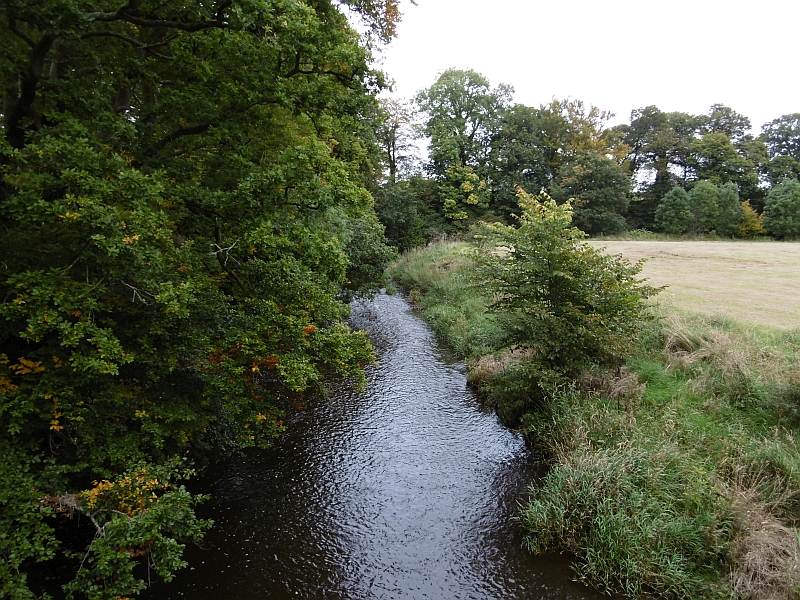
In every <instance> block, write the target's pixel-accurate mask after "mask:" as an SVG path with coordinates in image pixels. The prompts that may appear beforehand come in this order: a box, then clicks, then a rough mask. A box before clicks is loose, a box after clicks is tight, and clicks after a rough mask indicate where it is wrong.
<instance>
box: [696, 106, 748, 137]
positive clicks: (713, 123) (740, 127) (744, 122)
mask: <svg viewBox="0 0 800 600" xmlns="http://www.w3.org/2000/svg"><path fill="white" fill-rule="evenodd" d="M699 122H700V131H701V132H702V133H703V134H706V133H724V134H725V135H727V136H728V138H729V139H730V140H732V141H733V142H736V143H738V142H742V141H744V140H745V139H746V138H747V136H748V135H749V132H750V119H748V118H747V117H745V116H744V115H743V114H741V113H738V112H736V111H735V110H733V109H732V108H729V107H727V106H724V105H722V104H712V105H711V108H709V109H708V115H706V116H704V117H700V119H699Z"/></svg>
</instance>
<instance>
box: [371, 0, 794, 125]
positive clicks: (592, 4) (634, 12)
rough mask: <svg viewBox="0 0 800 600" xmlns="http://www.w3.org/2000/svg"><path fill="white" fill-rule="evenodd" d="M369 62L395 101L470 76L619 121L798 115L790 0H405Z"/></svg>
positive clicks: (525, 99)
mask: <svg viewBox="0 0 800 600" xmlns="http://www.w3.org/2000/svg"><path fill="white" fill-rule="evenodd" d="M402 9H403V13H404V16H403V21H402V22H401V23H400V26H399V29H398V31H399V35H398V37H397V39H395V40H394V41H393V42H392V43H391V44H390V45H389V46H388V47H387V48H386V49H385V50H384V51H383V55H382V56H381V57H380V58H379V66H380V67H381V68H382V69H384V70H385V71H386V72H387V73H388V74H389V75H390V77H392V78H393V79H394V80H395V94H394V95H396V96H400V97H406V98H408V97H411V96H413V95H414V94H415V93H416V92H417V91H419V90H420V89H422V88H425V87H428V86H430V85H431V84H432V83H433V82H434V81H435V80H436V77H437V74H438V73H440V72H441V71H443V70H445V69H447V68H449V67H456V68H459V69H474V70H475V71H478V72H479V73H482V74H483V75H485V76H486V77H488V78H489V81H490V82H491V84H492V85H493V86H494V85H497V84H498V83H507V84H510V85H511V86H513V87H514V89H515V90H516V93H515V101H516V102H519V103H522V104H526V105H529V106H539V105H540V104H543V103H546V102H548V101H549V100H550V99H552V98H553V97H556V98H559V99H561V98H567V97H571V98H573V99H580V100H584V101H585V102H588V103H591V104H594V105H596V106H599V107H600V108H602V109H605V110H610V111H612V112H614V113H616V115H617V116H616V118H615V119H614V120H613V121H612V123H619V122H628V119H629V116H630V112H631V110H632V109H634V108H639V107H643V106H647V105H649V104H655V105H656V106H658V107H659V108H660V109H662V110H664V111H685V112H690V113H694V114H699V113H706V112H707V111H708V107H709V106H710V105H711V104H715V103H720V104H725V105H727V106H730V107H731V108H733V109H734V110H737V111H738V112H740V113H742V114H744V115H745V116H747V117H749V118H750V120H751V122H752V124H753V128H754V133H759V132H760V129H761V125H762V124H764V123H766V122H767V121H770V120H772V119H775V118H777V117H779V116H781V115H784V114H788V113H794V112H800V78H799V77H798V75H799V73H798V71H800V48H799V47H798V43H797V41H796V40H797V39H798V37H800V36H799V35H798V29H800V2H797V1H796V0H783V1H776V0H758V1H756V2H747V3H737V2H732V1H726V2H723V1H720V0H671V1H670V2H662V1H653V0H649V1H648V0H644V1H640V2H632V1H631V0H626V1H624V2H623V1H622V0H594V1H590V0H549V1H547V0H539V1H530V2H529V1H525V0H482V1H480V2H479V1H476V0H417V6H414V5H412V4H411V3H410V2H409V1H408V0H405V2H403V4H402Z"/></svg>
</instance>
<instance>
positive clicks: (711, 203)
mask: <svg viewBox="0 0 800 600" xmlns="http://www.w3.org/2000/svg"><path fill="white" fill-rule="evenodd" d="M689 204H690V205H691V209H692V221H691V223H690V224H689V230H690V231H691V232H692V233H708V232H709V231H711V230H712V229H715V228H716V226H717V219H718V218H719V188H717V186H716V185H714V184H713V183H711V182H710V181H698V182H696V183H695V184H694V185H693V186H692V189H691V190H690V191H689Z"/></svg>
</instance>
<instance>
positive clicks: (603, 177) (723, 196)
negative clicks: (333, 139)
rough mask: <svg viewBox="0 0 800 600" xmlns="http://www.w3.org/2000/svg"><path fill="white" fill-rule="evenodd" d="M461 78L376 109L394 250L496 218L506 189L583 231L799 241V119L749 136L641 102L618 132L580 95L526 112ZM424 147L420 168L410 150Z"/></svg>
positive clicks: (442, 80)
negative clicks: (568, 216)
mask: <svg viewBox="0 0 800 600" xmlns="http://www.w3.org/2000/svg"><path fill="white" fill-rule="evenodd" d="M512 93H513V90H512V89H511V88H510V87H509V86H506V85H499V86H497V87H494V88H493V87H491V85H490V83H489V81H487V80H486V78H485V77H483V76H482V75H480V74H478V73H476V72H474V71H469V70H467V71H462V70H456V69H449V70H447V71H445V72H444V73H442V74H441V75H440V76H439V78H438V79H437V81H436V82H435V83H434V84H433V85H432V86H431V87H430V88H428V89H426V90H423V91H421V92H420V93H419V94H418V95H417V96H416V98H414V100H413V101H411V102H401V101H397V100H384V101H382V105H381V106H382V109H383V112H384V114H383V117H384V121H383V125H382V127H381V128H380V129H379V130H378V132H377V136H378V142H379V144H380V146H381V149H382V150H383V159H384V163H385V165H386V166H385V169H386V172H387V173H388V181H387V183H386V184H385V185H384V186H382V187H381V189H380V190H378V192H377V193H376V198H377V209H378V212H379V214H380V216H381V218H382V220H383V222H384V223H385V225H386V228H387V234H388V236H389V238H390V239H391V241H392V242H393V243H394V244H396V245H397V246H399V247H401V248H407V247H412V246H414V245H417V244H420V243H422V242H424V241H425V240H426V238H429V237H431V236H433V235H435V234H436V233H437V232H449V231H453V230H455V231H464V230H465V229H466V228H468V227H469V225H470V223H471V222H473V221H475V220H476V219H481V220H500V221H509V219H511V218H512V217H511V215H512V214H514V213H515V212H518V209H517V205H516V191H515V186H517V185H519V186H521V187H522V188H524V189H526V190H528V191H530V192H538V191H539V190H542V189H544V190H546V191H547V192H548V193H549V194H550V196H552V197H553V198H554V199H556V201H558V202H559V203H563V202H565V201H566V200H568V199H570V198H573V199H574V202H573V204H574V207H575V216H574V222H575V224H576V225H577V226H578V227H579V228H580V229H582V230H584V231H585V232H587V233H588V234H590V235H604V234H605V235H610V234H617V233H620V232H623V231H627V230H641V229H645V230H648V231H653V232H663V233H668V234H679V235H680V234H688V235H706V234H713V235H716V236H719V237H725V238H731V237H740V238H752V237H757V236H761V235H766V234H769V235H772V236H774V237H775V238H778V239H791V238H796V237H798V236H800V183H799V182H798V176H800V113H798V114H790V115H784V116H782V117H779V118H776V119H775V120H773V121H771V122H769V123H766V124H765V125H763V127H762V128H761V134H760V135H759V136H758V137H755V136H754V135H752V134H751V133H750V130H751V123H750V120H749V119H748V118H747V117H746V116H745V115H742V114H739V113H737V112H736V111H735V110H733V109H731V108H729V107H727V106H724V105H721V104H715V105H713V106H711V107H710V108H709V110H708V113H707V114H705V115H691V114H688V113H682V112H663V111H661V110H659V109H658V107H656V106H647V107H643V108H640V109H637V110H634V111H633V112H632V113H631V117H630V123H629V124H627V125H617V126H614V127H608V126H607V124H608V122H609V120H610V119H611V118H612V117H613V115H612V114H610V113H608V112H604V111H602V110H600V109H599V108H597V107H595V106H592V105H591V104H587V103H584V102H582V101H580V100H555V99H554V100H553V101H552V102H550V103H549V104H546V105H542V106H539V107H537V108H532V107H528V106H524V105H521V104H513V103H512V100H511V99H512ZM425 142H427V143H428V155H427V158H426V159H425V160H421V159H420V158H419V157H418V156H417V155H416V152H417V144H420V143H423V144H424V143H425Z"/></svg>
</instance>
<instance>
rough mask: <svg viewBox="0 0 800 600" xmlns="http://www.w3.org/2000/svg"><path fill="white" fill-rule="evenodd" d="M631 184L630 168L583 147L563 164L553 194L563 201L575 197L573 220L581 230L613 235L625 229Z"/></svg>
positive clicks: (595, 233)
mask: <svg viewBox="0 0 800 600" xmlns="http://www.w3.org/2000/svg"><path fill="white" fill-rule="evenodd" d="M629 187H630V174H629V173H628V171H627V169H625V168H624V167H622V166H620V165H619V164H618V163H617V162H616V161H614V160H612V159H610V158H608V157H607V156H605V155H604V154H601V153H600V152H597V151H593V150H584V151H581V152H580V153H579V154H578V155H577V156H575V157H574V158H573V159H572V160H571V161H570V162H568V163H566V164H564V165H563V166H562V167H561V169H560V170H559V176H558V179H557V181H556V183H555V185H554V186H553V188H552V195H553V197H554V198H555V199H556V200H557V201H558V202H560V203H563V202H565V201H567V200H568V199H570V198H574V199H575V202H574V206H575V208H574V220H573V222H574V223H575V225H576V226H577V227H578V228H579V229H581V230H582V231H585V232H586V233H588V234H590V235H600V234H604V233H605V234H613V233H618V232H620V231H623V230H624V229H625V228H626V222H625V217H624V216H623V215H624V214H625V211H626V210H627V208H628V202H629V201H630V197H629V196H628V188H629Z"/></svg>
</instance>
